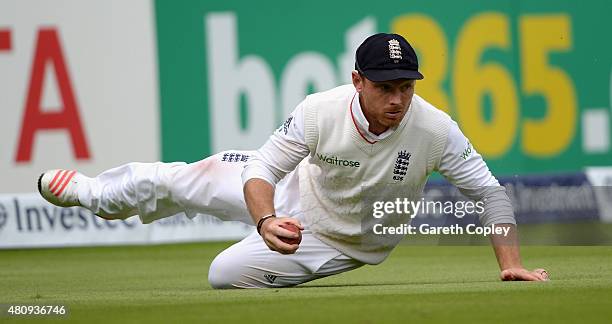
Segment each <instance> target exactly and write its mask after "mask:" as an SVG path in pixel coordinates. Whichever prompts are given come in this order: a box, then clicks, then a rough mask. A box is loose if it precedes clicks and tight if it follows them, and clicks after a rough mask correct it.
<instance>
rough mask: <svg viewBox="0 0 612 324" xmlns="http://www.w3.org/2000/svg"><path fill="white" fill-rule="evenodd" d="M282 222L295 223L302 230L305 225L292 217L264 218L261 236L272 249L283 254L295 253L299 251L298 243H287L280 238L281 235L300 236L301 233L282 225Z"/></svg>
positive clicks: (288, 236) (287, 236)
mask: <svg viewBox="0 0 612 324" xmlns="http://www.w3.org/2000/svg"><path fill="white" fill-rule="evenodd" d="M282 224H293V225H295V226H297V227H298V228H299V229H300V230H303V229H304V227H303V226H302V224H300V222H299V221H298V220H297V219H295V218H291V217H271V218H268V219H266V220H264V222H263V224H262V225H261V237H262V238H263V240H264V242H266V245H267V246H268V248H270V250H272V251H276V252H278V253H282V254H293V253H295V251H297V249H298V247H299V245H298V244H287V243H285V242H283V241H281V240H280V238H279V237H286V238H298V237H299V234H298V233H294V232H292V231H290V230H287V229H284V228H282V227H281V225H282Z"/></svg>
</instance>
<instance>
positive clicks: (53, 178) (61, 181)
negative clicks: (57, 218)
mask: <svg viewBox="0 0 612 324" xmlns="http://www.w3.org/2000/svg"><path fill="white" fill-rule="evenodd" d="M84 178H85V176H84V175H82V174H81V173H79V172H76V171H71V170H49V171H47V172H45V173H43V174H41V175H40V177H39V178H38V192H40V195H41V196H43V198H45V199H46V200H47V201H48V202H50V203H52V204H54V205H56V206H60V207H72V206H81V203H79V197H78V195H77V186H78V184H79V181H81V180H82V179H84Z"/></svg>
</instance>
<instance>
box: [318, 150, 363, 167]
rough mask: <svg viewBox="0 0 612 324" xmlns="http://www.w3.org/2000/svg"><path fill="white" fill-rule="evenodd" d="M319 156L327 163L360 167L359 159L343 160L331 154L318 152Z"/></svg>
mask: <svg viewBox="0 0 612 324" xmlns="http://www.w3.org/2000/svg"><path fill="white" fill-rule="evenodd" d="M317 157H318V158H319V160H321V161H323V162H325V163H329V164H331V165H338V166H343V167H349V168H358V167H359V166H360V163H359V161H351V160H343V159H339V158H337V157H335V156H330V155H326V154H320V153H317Z"/></svg>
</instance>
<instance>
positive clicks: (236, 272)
mask: <svg viewBox="0 0 612 324" xmlns="http://www.w3.org/2000/svg"><path fill="white" fill-rule="evenodd" d="M224 252H225V251H224ZM241 268H242V267H241V266H240V265H239V264H236V262H235V261H234V260H232V258H230V257H229V256H227V255H225V253H223V252H222V253H221V254H219V255H217V256H216V257H215V259H214V260H213V262H212V263H211V264H210V268H209V269H208V283H210V285H211V287H213V288H214V289H231V288H242V287H241V285H240V281H241V277H242V274H241V273H240V272H241V271H240V269H241Z"/></svg>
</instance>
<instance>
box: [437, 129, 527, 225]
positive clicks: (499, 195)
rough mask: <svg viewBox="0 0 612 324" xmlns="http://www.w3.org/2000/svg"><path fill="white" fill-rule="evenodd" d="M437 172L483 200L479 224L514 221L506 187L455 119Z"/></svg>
mask: <svg viewBox="0 0 612 324" xmlns="http://www.w3.org/2000/svg"><path fill="white" fill-rule="evenodd" d="M438 172H440V174H442V176H444V177H445V178H446V179H447V180H448V181H449V182H451V183H452V184H454V185H455V186H457V188H459V190H460V191H461V193H463V194H464V195H465V196H467V197H468V198H470V199H473V200H475V201H484V204H485V205H484V212H483V213H482V214H480V215H479V218H480V223H481V224H482V225H484V226H489V225H491V224H503V223H510V224H516V220H515V218H514V210H513V208H512V203H511V202H510V199H509V198H508V195H507V194H506V188H504V187H503V186H501V185H500V184H499V182H498V181H497V179H496V178H495V177H494V176H493V174H491V171H490V170H489V168H488V167H487V165H486V163H485V162H484V160H483V158H482V156H481V155H480V154H478V152H477V151H476V149H475V148H474V146H472V144H471V143H470V141H469V140H468V139H467V137H465V135H464V134H463V133H462V132H461V130H460V129H459V126H458V125H457V123H455V122H453V123H452V125H451V128H450V130H449V133H448V139H447V143H446V147H445V149H444V152H443V153H442V159H441V160H440V165H439V167H438Z"/></svg>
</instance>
